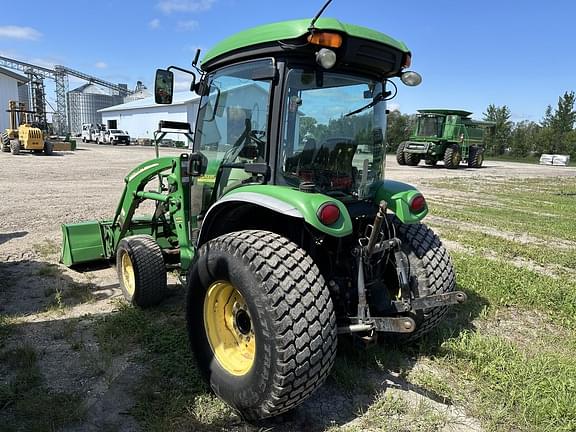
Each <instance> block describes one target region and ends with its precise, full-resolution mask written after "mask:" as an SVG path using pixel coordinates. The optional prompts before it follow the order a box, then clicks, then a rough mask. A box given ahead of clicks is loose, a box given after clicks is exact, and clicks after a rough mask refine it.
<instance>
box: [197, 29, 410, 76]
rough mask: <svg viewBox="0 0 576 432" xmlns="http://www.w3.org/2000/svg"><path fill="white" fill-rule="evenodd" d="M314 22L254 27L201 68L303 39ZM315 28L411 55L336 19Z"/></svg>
mask: <svg viewBox="0 0 576 432" xmlns="http://www.w3.org/2000/svg"><path fill="white" fill-rule="evenodd" d="M311 21H312V19H311V18H306V19H299V20H290V21H282V22H277V23H272V24H265V25H261V26H258V27H253V28H251V29H248V30H244V31H241V32H239V33H236V34H234V35H232V36H230V37H228V38H226V39H224V40H223V41H221V42H219V43H218V44H216V45H215V46H214V47H213V48H212V49H211V50H210V51H208V52H207V53H206V55H205V56H204V58H203V60H202V67H203V69H204V66H205V65H209V64H210V63H211V62H212V61H214V60H215V59H217V58H219V57H222V56H225V55H227V54H230V53H232V52H234V51H237V50H243V49H246V48H249V47H252V46H257V45H261V44H266V43H271V42H275V41H287V40H291V39H298V38H301V37H303V36H305V35H306V34H308V33H309V32H310V31H309V27H310V23H311ZM314 28H315V29H316V30H333V31H337V32H339V33H343V34H346V35H348V36H352V37H357V38H361V39H367V40H370V41H374V42H377V43H382V44H385V45H389V46H391V47H393V48H396V49H397V50H399V51H401V52H404V53H409V52H410V50H409V49H408V47H407V46H406V45H405V44H404V43H403V42H400V41H398V40H396V39H393V38H391V37H390V36H388V35H386V34H384V33H381V32H379V31H376V30H372V29H369V28H367V27H362V26H357V25H353V24H346V23H343V22H341V21H339V20H336V19H333V18H319V19H318V20H317V21H316V23H315V25H314Z"/></svg>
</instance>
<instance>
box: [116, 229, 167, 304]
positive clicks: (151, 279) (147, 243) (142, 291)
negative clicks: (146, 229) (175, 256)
mask: <svg viewBox="0 0 576 432" xmlns="http://www.w3.org/2000/svg"><path fill="white" fill-rule="evenodd" d="M126 244H127V245H128V247H126ZM120 248H124V249H127V248H130V249H131V252H132V253H131V257H130V258H131V259H132V265H133V267H134V276H135V279H136V290H135V292H134V296H133V297H132V299H128V300H129V301H131V302H132V304H134V305H136V306H139V307H142V308H146V307H150V306H154V305H156V304H158V303H160V302H161V301H162V300H163V299H164V297H165V295H166V290H167V279H166V265H165V263H164V257H163V256H162V249H160V246H159V245H158V243H157V242H156V240H154V238H153V237H152V236H149V235H144V234H141V235H133V236H129V237H126V238H124V239H123V240H122V242H121V243H120V245H119V249H120ZM119 256H120V254H119V253H118V257H119ZM118 259H119V258H118ZM117 268H118V277H119V279H120V285H122V284H123V282H122V275H121V271H122V270H121V263H120V262H117ZM123 291H124V289H123ZM125 296H126V294H125Z"/></svg>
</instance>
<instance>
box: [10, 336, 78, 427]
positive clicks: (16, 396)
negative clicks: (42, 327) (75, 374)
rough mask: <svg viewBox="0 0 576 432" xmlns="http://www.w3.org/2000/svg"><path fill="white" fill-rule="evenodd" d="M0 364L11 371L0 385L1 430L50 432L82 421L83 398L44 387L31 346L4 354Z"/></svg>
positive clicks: (35, 354) (34, 352)
mask: <svg viewBox="0 0 576 432" xmlns="http://www.w3.org/2000/svg"><path fill="white" fill-rule="evenodd" d="M0 361H2V362H3V363H4V364H5V365H6V366H8V368H9V369H10V370H11V371H12V376H11V377H8V379H7V380H6V382H3V383H2V384H0V413H2V414H3V424H2V427H3V429H2V430H3V431H7V432H8V431H23V430H25V431H30V432H43V431H53V430H57V429H60V428H62V427H64V426H67V425H70V424H73V423H76V422H78V421H80V420H82V418H83V415H84V410H83V406H82V398H81V397H80V396H79V395H77V394H73V393H65V392H51V391H49V390H48V389H47V388H46V387H45V385H44V382H43V377H42V375H41V373H40V369H39V368H38V364H37V363H38V358H37V353H36V351H35V350H34V349H33V348H32V347H30V346H22V347H19V348H15V349H12V350H8V351H4V352H2V353H1V354H0Z"/></svg>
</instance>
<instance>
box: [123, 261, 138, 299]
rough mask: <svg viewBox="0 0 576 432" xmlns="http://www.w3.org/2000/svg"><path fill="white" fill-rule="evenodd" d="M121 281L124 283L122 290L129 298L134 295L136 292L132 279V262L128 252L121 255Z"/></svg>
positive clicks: (133, 279) (134, 282)
mask: <svg viewBox="0 0 576 432" xmlns="http://www.w3.org/2000/svg"><path fill="white" fill-rule="evenodd" d="M121 265H122V281H123V282H124V288H126V291H127V292H128V294H130V296H133V295H134V291H135V290H136V278H135V277H134V266H133V265H132V260H131V259H130V255H128V252H124V253H123V254H122V264H121Z"/></svg>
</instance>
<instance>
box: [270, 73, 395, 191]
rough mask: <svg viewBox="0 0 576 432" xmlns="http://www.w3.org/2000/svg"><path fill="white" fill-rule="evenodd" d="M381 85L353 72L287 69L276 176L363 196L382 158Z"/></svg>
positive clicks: (379, 175) (378, 173)
mask: <svg viewBox="0 0 576 432" xmlns="http://www.w3.org/2000/svg"><path fill="white" fill-rule="evenodd" d="M383 92H384V86H383V85H382V83H381V82H377V81H373V80H370V79H368V78H363V77H359V76H354V75H346V74H342V73H331V72H323V71H306V70H303V69H292V70H290V71H289V73H288V80H287V89H286V91H285V95H286V96H285V98H286V99H285V102H284V103H285V110H284V118H283V148H282V154H281V163H280V165H281V173H280V175H281V176H282V178H283V179H284V181H285V182H287V183H288V184H291V185H294V186H298V185H299V184H300V183H301V182H312V183H314V184H315V186H316V189H317V190H318V191H320V192H323V193H327V194H331V195H334V196H338V195H340V196H350V197H357V198H363V197H365V196H367V194H368V187H369V186H370V185H371V184H372V183H373V182H374V181H375V180H379V179H381V178H382V174H383V171H384V162H385V148H384V132H385V130H386V103H385V102H384V101H382V99H384V98H383Z"/></svg>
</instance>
